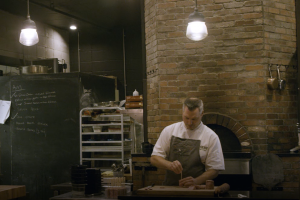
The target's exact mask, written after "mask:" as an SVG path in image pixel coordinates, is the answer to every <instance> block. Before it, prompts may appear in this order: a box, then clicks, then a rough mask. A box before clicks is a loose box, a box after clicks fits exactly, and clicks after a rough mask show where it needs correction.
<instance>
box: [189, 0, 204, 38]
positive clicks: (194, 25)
mask: <svg viewBox="0 0 300 200" xmlns="http://www.w3.org/2000/svg"><path fill="white" fill-rule="evenodd" d="M195 2H196V7H195V11H194V12H193V13H192V14H190V16H189V22H188V26H187V29H186V37H187V38H189V39H191V40H193V41H200V40H203V39H204V38H206V36H207V35H208V33H207V28H206V25H205V19H204V16H203V15H202V14H201V13H200V12H198V9H197V0H195Z"/></svg>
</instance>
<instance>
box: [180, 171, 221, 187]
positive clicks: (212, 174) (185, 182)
mask: <svg viewBox="0 0 300 200" xmlns="http://www.w3.org/2000/svg"><path fill="white" fill-rule="evenodd" d="M218 174H219V171H218V170H214V169H209V170H207V171H206V172H204V173H203V174H201V175H200V176H198V177H196V178H193V177H191V176H189V177H186V178H183V179H181V180H179V186H182V187H188V186H191V185H201V184H203V183H206V180H212V179H214V178H216V177H217V176H218Z"/></svg>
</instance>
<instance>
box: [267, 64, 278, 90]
mask: <svg viewBox="0 0 300 200" xmlns="http://www.w3.org/2000/svg"><path fill="white" fill-rule="evenodd" d="M271 66H272V65H271V64H270V65H269V73H270V78H268V83H267V85H268V88H269V89H270V90H276V89H277V88H278V84H279V83H278V79H277V78H273V77H272V72H271Z"/></svg>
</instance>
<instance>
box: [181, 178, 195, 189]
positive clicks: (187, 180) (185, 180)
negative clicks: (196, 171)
mask: <svg viewBox="0 0 300 200" xmlns="http://www.w3.org/2000/svg"><path fill="white" fill-rule="evenodd" d="M192 185H196V179H194V178H193V177H191V176H189V177H186V178H183V179H181V180H179V186H181V187H189V186H192Z"/></svg>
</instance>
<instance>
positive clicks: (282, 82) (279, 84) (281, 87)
mask: <svg viewBox="0 0 300 200" xmlns="http://www.w3.org/2000/svg"><path fill="white" fill-rule="evenodd" d="M279 69H280V66H279V65H277V73H278V82H279V83H278V87H279V90H283V89H284V88H285V85H286V81H285V80H282V79H281V78H280V70H279Z"/></svg>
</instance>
